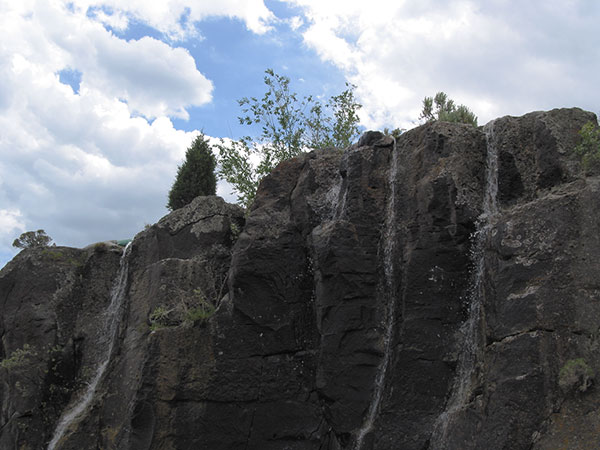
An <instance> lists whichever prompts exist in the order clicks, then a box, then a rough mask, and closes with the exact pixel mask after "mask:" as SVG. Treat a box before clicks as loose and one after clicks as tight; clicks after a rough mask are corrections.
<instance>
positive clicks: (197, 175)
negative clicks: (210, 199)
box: [167, 133, 217, 211]
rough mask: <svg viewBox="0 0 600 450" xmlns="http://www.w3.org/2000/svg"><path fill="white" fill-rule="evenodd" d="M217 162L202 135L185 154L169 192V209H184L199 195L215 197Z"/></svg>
mask: <svg viewBox="0 0 600 450" xmlns="http://www.w3.org/2000/svg"><path fill="white" fill-rule="evenodd" d="M215 166H216V160H215V156H214V155H213V153H212V150H211V149H210V147H209V144H208V141H207V140H206V138H205V137H204V134H202V133H200V135H199V136H197V137H196V138H195V139H194V141H193V142H192V145H191V146H190V147H189V148H188V149H187V151H186V152H185V161H184V162H183V164H182V165H181V166H179V168H178V169H177V177H176V178H175V182H174V183H173V187H171V190H170V191H169V203H168V204H167V208H169V209H170V210H171V211H173V210H175V209H178V208H182V207H184V206H185V205H187V204H188V203H190V202H191V201H192V200H193V199H194V198H196V197H197V196H199V195H215V193H216V191H217V178H216V175H215Z"/></svg>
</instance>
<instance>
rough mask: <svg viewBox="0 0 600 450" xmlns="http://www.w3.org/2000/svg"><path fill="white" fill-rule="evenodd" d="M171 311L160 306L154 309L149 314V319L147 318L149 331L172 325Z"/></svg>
mask: <svg viewBox="0 0 600 450" xmlns="http://www.w3.org/2000/svg"><path fill="white" fill-rule="evenodd" d="M172 311H173V310H172V309H167V308H166V307H164V306H162V305H161V306H157V307H156V308H154V311H152V312H151V313H150V317H149V318H148V320H149V321H150V329H151V330H152V331H154V330H159V329H160V328H164V327H168V326H170V325H172V323H171V322H172V321H171V319H170V315H171V312H172Z"/></svg>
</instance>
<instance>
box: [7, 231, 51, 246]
mask: <svg viewBox="0 0 600 450" xmlns="http://www.w3.org/2000/svg"><path fill="white" fill-rule="evenodd" d="M51 242H52V238H51V237H50V236H48V235H47V234H46V232H45V231H44V230H37V231H26V232H25V233H23V234H21V236H19V237H18V238H17V239H15V240H14V241H13V243H12V245H13V247H16V248H35V247H48V246H49V245H50V243H51Z"/></svg>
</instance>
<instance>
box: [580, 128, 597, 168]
mask: <svg viewBox="0 0 600 450" xmlns="http://www.w3.org/2000/svg"><path fill="white" fill-rule="evenodd" d="M579 136H580V137H581V141H580V142H579V145H578V146H577V147H575V153H577V155H579V157H580V158H581V162H582V164H583V168H584V169H585V170H589V169H592V168H597V167H600V127H599V126H598V124H597V123H594V122H588V123H586V124H585V125H584V126H583V127H582V128H581V130H579Z"/></svg>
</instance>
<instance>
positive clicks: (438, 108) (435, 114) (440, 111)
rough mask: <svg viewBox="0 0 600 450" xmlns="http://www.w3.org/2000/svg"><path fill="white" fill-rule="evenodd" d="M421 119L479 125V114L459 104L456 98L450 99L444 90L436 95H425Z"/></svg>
mask: <svg viewBox="0 0 600 450" xmlns="http://www.w3.org/2000/svg"><path fill="white" fill-rule="evenodd" d="M434 105H435V109H434ZM419 119H425V120H426V121H427V122H431V121H434V120H440V121H443V122H457V123H467V124H470V125H473V126H474V127H476V126H477V116H476V115H475V114H474V113H473V112H472V111H471V110H470V109H469V108H467V107H466V106H465V105H458V106H457V105H456V104H455V103H454V100H452V99H449V98H448V95H446V93H444V92H438V93H437V94H435V97H425V98H424V99H423V110H422V111H421V115H420V116H419Z"/></svg>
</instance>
